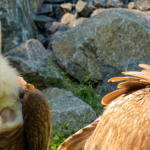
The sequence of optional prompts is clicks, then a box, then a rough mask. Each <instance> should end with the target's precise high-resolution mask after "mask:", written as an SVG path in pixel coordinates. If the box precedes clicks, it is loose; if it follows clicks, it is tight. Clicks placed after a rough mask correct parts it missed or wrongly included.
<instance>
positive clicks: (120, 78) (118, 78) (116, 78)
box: [108, 77, 140, 82]
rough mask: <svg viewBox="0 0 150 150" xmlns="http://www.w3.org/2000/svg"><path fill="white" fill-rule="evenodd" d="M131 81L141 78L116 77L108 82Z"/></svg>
mask: <svg viewBox="0 0 150 150" xmlns="http://www.w3.org/2000/svg"><path fill="white" fill-rule="evenodd" d="M130 79H136V80H138V79H139V78H137V77H114V78H111V79H109V80H108V82H117V81H123V80H130ZM139 80H140V79H139Z"/></svg>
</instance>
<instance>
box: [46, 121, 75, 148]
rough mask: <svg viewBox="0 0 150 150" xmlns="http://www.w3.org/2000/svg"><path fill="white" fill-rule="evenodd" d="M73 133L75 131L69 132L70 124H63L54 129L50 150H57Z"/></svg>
mask: <svg viewBox="0 0 150 150" xmlns="http://www.w3.org/2000/svg"><path fill="white" fill-rule="evenodd" d="M64 133H65V134H64ZM73 133H75V130H72V131H71V132H69V123H63V124H60V125H57V126H54V127H52V132H51V140H50V146H49V150H57V148H58V146H59V145H60V144H61V143H63V142H64V141H65V140H66V139H67V137H69V136H71V135H72V134H73Z"/></svg>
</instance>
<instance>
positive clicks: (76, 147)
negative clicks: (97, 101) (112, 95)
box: [57, 117, 100, 150]
mask: <svg viewBox="0 0 150 150" xmlns="http://www.w3.org/2000/svg"><path fill="white" fill-rule="evenodd" d="M99 120H100V117H99V118H97V119H96V120H95V121H94V122H93V123H92V124H90V125H88V126H86V127H84V128H83V129H80V130H79V131H78V132H76V133H75V134H73V135H72V136H70V137H69V138H68V139H67V140H65V142H63V143H62V144H61V145H60V146H59V147H58V149H57V150H81V149H83V148H84V145H85V143H86V141H87V140H88V139H89V137H90V136H91V135H92V133H93V131H94V130H95V128H96V126H97V124H98V122H99Z"/></svg>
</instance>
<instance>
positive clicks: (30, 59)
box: [4, 39, 61, 89]
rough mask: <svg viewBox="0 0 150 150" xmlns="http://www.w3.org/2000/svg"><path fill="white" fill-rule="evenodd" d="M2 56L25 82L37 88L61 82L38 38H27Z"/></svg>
mask: <svg viewBox="0 0 150 150" xmlns="http://www.w3.org/2000/svg"><path fill="white" fill-rule="evenodd" d="M4 56H5V57H7V58H8V59H9V60H10V62H11V65H12V66H14V67H15V68H17V70H18V71H19V72H20V74H21V75H22V76H23V77H24V79H25V80H26V81H27V82H29V83H31V84H33V85H35V87H36V88H38V89H44V88H46V87H48V86H54V85H55V86H56V85H57V84H58V83H59V84H60V82H61V76H60V75H59V73H58V72H57V71H56V69H55V67H54V66H53V64H52V61H51V60H52V59H51V57H50V52H49V51H46V49H45V48H44V47H43V45H42V44H41V43H40V42H39V41H38V40H34V39H31V40H28V41H26V42H25V43H23V44H22V45H20V46H18V47H16V48H14V49H12V50H11V51H9V52H8V53H6V54H5V55H4ZM59 84H58V85H59Z"/></svg>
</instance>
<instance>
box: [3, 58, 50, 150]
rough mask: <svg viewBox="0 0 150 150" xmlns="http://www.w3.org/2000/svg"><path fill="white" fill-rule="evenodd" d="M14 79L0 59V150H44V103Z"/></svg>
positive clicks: (47, 130)
mask: <svg viewBox="0 0 150 150" xmlns="http://www.w3.org/2000/svg"><path fill="white" fill-rule="evenodd" d="M18 75H19V74H18V72H17V71H16V70H15V69H14V68H12V67H11V66H10V65H9V63H8V61H7V60H6V59H5V58H3V57H2V56H0V150H48V148H49V139H50V127H51V122H50V119H51V118H50V109H49V105H48V102H47V100H46V98H45V97H44V96H43V94H42V93H41V92H40V91H38V90H37V89H34V88H33V86H32V85H29V84H27V83H26V81H24V80H23V78H22V77H19V76H18Z"/></svg>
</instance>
